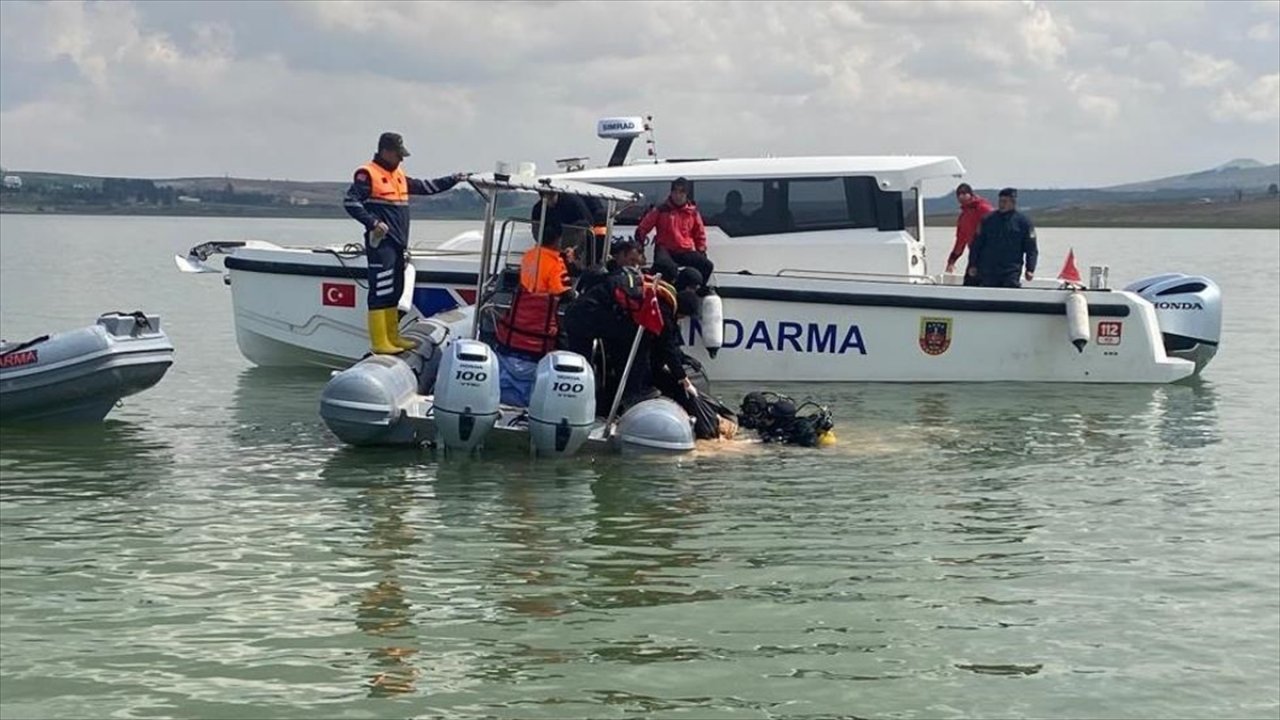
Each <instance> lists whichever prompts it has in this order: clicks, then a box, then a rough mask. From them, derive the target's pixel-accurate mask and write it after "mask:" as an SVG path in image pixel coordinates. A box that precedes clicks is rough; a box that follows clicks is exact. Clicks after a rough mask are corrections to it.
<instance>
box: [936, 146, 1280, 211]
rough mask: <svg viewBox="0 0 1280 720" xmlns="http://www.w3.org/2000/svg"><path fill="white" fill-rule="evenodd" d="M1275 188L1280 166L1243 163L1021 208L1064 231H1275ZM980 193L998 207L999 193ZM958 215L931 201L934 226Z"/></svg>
mask: <svg viewBox="0 0 1280 720" xmlns="http://www.w3.org/2000/svg"><path fill="white" fill-rule="evenodd" d="M1273 186H1280V164H1276V165H1263V164H1262V163H1260V162H1258V161H1257V160H1248V159H1237V160H1232V161H1231V162H1227V163H1223V164H1222V165H1219V166H1217V167H1214V168H1211V169H1209V170H1202V171H1199V172H1193V173H1187V174H1185V175H1175V176H1172V177H1167V178H1160V179H1157V180H1146V181H1142V182H1134V183H1126V184H1123V185H1113V186H1110V187H1104V188H1068V189H1021V188H1020V189H1019V190H1018V208H1019V209H1020V210H1023V211H1024V212H1027V213H1028V214H1030V215H1031V217H1032V218H1033V219H1035V220H1037V221H1038V222H1041V223H1053V224H1062V225H1079V226H1087V225H1090V224H1098V225H1104V226H1114V225H1123V224H1129V223H1127V222H1126V221H1125V218H1126V216H1131V217H1132V224H1134V225H1138V224H1145V225H1148V226H1149V225H1150V224H1151V223H1152V222H1157V226H1168V227H1266V228H1273V227H1280V213H1278V212H1277V211H1276V210H1273V209H1271V208H1272V206H1278V207H1280V200H1277V198H1276V196H1273V195H1272V194H1271V192H1270V190H1271V188H1272V187H1273ZM975 191H976V192H977V193H978V194H979V195H982V196H983V197H985V198H987V199H988V200H990V201H991V202H992V204H995V201H996V194H997V193H998V192H999V189H998V188H975ZM1255 200H1260V201H1261V202H1254V201H1255ZM1210 206H1212V207H1210ZM1235 206H1238V207H1235ZM956 212H957V211H956V201H955V198H954V197H953V195H952V193H950V192H948V193H947V194H946V195H943V196H941V197H936V198H927V199H926V200H925V213H926V216H927V217H929V219H930V222H931V223H932V222H938V223H939V224H943V221H944V218H946V217H950V218H952V221H954V218H955V215H956ZM1171 223H1172V224H1171ZM1215 223H1216V224H1215ZM1224 223H1225V224H1224Z"/></svg>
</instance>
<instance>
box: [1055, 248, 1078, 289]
mask: <svg viewBox="0 0 1280 720" xmlns="http://www.w3.org/2000/svg"><path fill="white" fill-rule="evenodd" d="M1058 279H1059V280H1065V281H1066V282H1069V283H1075V284H1077V285H1079V284H1080V270H1079V269H1077V268H1076V250H1075V248H1071V249H1070V250H1068V251H1067V261H1066V262H1065V263H1063V264H1062V269H1061V270H1059V271H1058Z"/></svg>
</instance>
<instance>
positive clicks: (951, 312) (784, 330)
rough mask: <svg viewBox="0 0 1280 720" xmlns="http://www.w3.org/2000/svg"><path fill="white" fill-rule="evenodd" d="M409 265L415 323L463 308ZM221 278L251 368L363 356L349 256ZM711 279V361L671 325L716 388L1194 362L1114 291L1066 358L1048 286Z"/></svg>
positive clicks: (246, 261) (450, 270) (692, 338)
mask: <svg viewBox="0 0 1280 720" xmlns="http://www.w3.org/2000/svg"><path fill="white" fill-rule="evenodd" d="M414 263H415V265H416V266H417V268H418V275H417V284H416V290H415V293H414V306H415V313H414V316H415V317H416V316H419V315H420V316H424V317H430V316H433V315H436V314H438V313H439V312H441V311H444V310H447V309H449V308H456V307H457V306H459V305H464V304H466V303H469V302H470V301H471V300H473V299H474V264H473V263H472V264H468V263H467V262H466V261H457V260H432V259H430V258H420V257H419V258H415V259H414ZM227 269H228V272H229V280H230V284H231V289H232V302H233V306H234V311H235V323H236V334H237V340H238V342H239V344H240V349H241V351H242V352H243V353H244V355H245V356H246V357H247V358H249V359H250V360H251V361H253V362H255V363H257V364H259V365H282V366H298V365H315V366H320V367H329V368H343V367H347V366H349V365H350V364H351V363H352V362H354V361H356V360H358V359H359V358H360V357H362V356H364V355H365V354H367V352H368V350H367V348H368V336H367V332H366V329H365V303H366V293H365V290H364V288H363V287H362V285H363V278H364V268H363V260H362V259H361V258H358V257H356V258H351V259H349V260H346V261H343V262H341V263H338V262H336V261H334V260H333V259H332V257H331V256H329V255H326V254H324V253H313V252H302V251H292V250H284V249H277V250H270V251H269V250H255V251H245V252H243V253H237V254H236V255H235V256H232V257H229V258H228V259H227ZM917 280H924V278H917ZM717 282H718V286H719V289H720V294H721V296H722V297H723V299H724V316H725V325H724V340H723V342H724V345H723V347H722V348H721V349H720V351H719V352H718V353H717V355H716V357H715V358H710V357H709V356H708V355H707V353H706V352H705V351H704V350H703V349H702V348H701V333H700V329H699V328H697V327H696V325H695V324H691V323H689V322H688V321H686V322H685V324H684V325H683V327H682V334H683V335H684V338H685V341H686V343H687V344H688V345H689V346H691V348H692V350H691V354H694V355H695V356H698V357H699V359H701V360H703V361H704V363H705V364H706V367H707V371H708V373H709V374H710V375H711V376H712V377H715V378H716V379H717V380H731V381H765V380H768V381H776V380H786V381H795V382H1006V381H1014V382H1071V383H1169V382H1176V381H1179V380H1182V379H1184V378H1187V377H1189V376H1191V375H1193V374H1195V373H1196V372H1198V371H1199V370H1200V369H1201V368H1203V364H1204V362H1205V360H1204V358H1203V357H1201V358H1199V360H1200V362H1196V361H1194V360H1188V359H1182V358H1178V357H1171V356H1170V355H1169V354H1167V353H1166V351H1165V348H1164V342H1163V341H1162V336H1161V332H1160V326H1159V320H1158V318H1157V316H1156V314H1155V313H1154V311H1153V306H1152V305H1151V304H1150V303H1149V302H1147V301H1146V300H1144V299H1143V298H1142V297H1139V296H1138V295H1136V294H1134V293H1130V292H1126V291H1119V290H1115V291H1113V290H1098V291H1086V292H1085V293H1084V294H1085V298H1086V300H1087V302H1088V309H1089V320H1088V323H1089V325H1088V327H1089V329H1090V334H1091V337H1090V338H1089V340H1088V342H1087V343H1085V344H1084V349H1083V350H1082V351H1077V349H1076V347H1075V346H1074V345H1073V344H1072V343H1071V340H1070V338H1069V333H1068V322H1067V312H1066V298H1067V296H1068V295H1069V294H1070V293H1069V292H1068V291H1066V290H1060V289H1057V288H1056V287H1047V288H1046V287H1040V288H1023V289H1006V288H973V287H963V286H950V285H939V284H933V283H931V282H922V281H916V282H906V281H875V280H857V279H827V278H821V277H804V276H793V275H748V274H725V275H723V276H718V277H717ZM335 298H338V299H339V300H340V304H339V303H337V302H335V300H334V299H335ZM413 319H414V318H413V317H407V318H405V323H406V324H407V323H409V322H411V321H412V320H413Z"/></svg>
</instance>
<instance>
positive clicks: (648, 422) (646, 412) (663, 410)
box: [617, 398, 697, 452]
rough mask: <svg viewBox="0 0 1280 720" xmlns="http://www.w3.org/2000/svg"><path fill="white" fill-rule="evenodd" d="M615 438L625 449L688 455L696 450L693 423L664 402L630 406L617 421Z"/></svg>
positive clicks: (677, 406)
mask: <svg viewBox="0 0 1280 720" xmlns="http://www.w3.org/2000/svg"><path fill="white" fill-rule="evenodd" d="M617 438H618V440H619V441H620V442H621V443H622V446H623V448H626V449H644V450H661V451H666V452H688V451H690V450H693V449H694V448H695V447H697V443H695V442H694V435H693V419H692V418H690V417H689V414H688V413H686V412H685V411H684V408H682V407H680V406H679V405H677V404H676V403H675V401H674V400H669V399H667V398H654V399H652V400H642V401H641V402H638V403H636V404H635V405H633V406H632V407H631V409H629V410H627V411H626V412H625V413H623V414H622V417H621V418H619V419H618V429H617Z"/></svg>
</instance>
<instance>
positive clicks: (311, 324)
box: [176, 118, 1222, 383]
mask: <svg viewBox="0 0 1280 720" xmlns="http://www.w3.org/2000/svg"><path fill="white" fill-rule="evenodd" d="M621 120H625V121H626V122H620V119H616V118H615V119H610V120H602V121H601V122H600V125H599V127H598V134H599V135H600V137H603V138H613V139H617V140H618V148H617V149H616V150H615V152H614V155H613V159H612V160H611V164H610V166H608V167H603V168H595V169H584V170H578V171H574V172H567V173H560V174H557V175H552V176H550V177H551V179H553V180H561V179H573V180H580V181H584V182H590V183H595V184H600V185H605V186H609V187H613V188H617V189H620V190H625V191H629V192H634V193H637V194H639V195H641V196H642V197H643V200H642V201H641V202H640V203H638V204H636V205H635V206H633V207H632V208H630V209H629V210H626V211H624V212H623V213H622V214H621V215H620V216H619V218H618V220H617V223H616V224H617V225H618V226H621V232H623V233H630V232H631V229H630V228H629V227H626V226H627V225H634V224H635V223H636V222H637V221H638V219H639V217H640V216H641V214H642V213H643V212H644V210H645V209H647V207H648V206H649V205H652V204H656V203H659V202H661V201H662V200H663V199H664V198H665V197H666V194H667V190H668V187H669V184H670V181H671V180H673V179H674V178H676V177H684V178H686V179H687V180H688V181H689V183H690V185H691V196H692V198H694V199H695V201H696V202H697V205H698V208H699V210H700V212H701V213H702V216H703V218H704V220H705V222H706V224H707V246H708V255H709V257H710V258H711V260H712V261H713V262H714V263H715V266H716V272H715V274H714V277H713V283H714V284H715V286H716V287H717V289H718V293H719V296H720V298H722V300H723V327H722V332H721V333H716V332H714V330H713V331H710V332H707V333H703V332H702V328H701V327H700V326H699V324H698V323H697V322H693V323H689V324H688V325H687V327H686V328H685V339H686V341H687V342H688V343H689V344H690V345H691V346H693V348H694V350H693V352H692V353H691V354H694V355H695V356H699V359H701V360H703V361H704V362H705V363H706V367H707V371H708V373H709V374H710V375H711V376H713V377H715V378H716V379H717V380H741V381H760V380H776V379H779V378H785V379H787V380H788V381H805V382H851V381H853V382H866V381H871V382H876V381H889V382H945V381H1025V382H1111V383H1114V382H1123V383H1168V382H1175V381H1178V380H1182V379H1185V378H1188V377H1191V376H1193V375H1195V374H1197V373H1199V372H1200V371H1201V370H1202V369H1203V368H1204V367H1205V365H1206V364H1207V363H1208V362H1209V360H1210V359H1211V358H1212V357H1213V355H1214V354H1215V353H1216V351H1217V347H1218V341H1219V337H1220V334H1221V331H1220V329H1221V313H1222V310H1221V298H1220V292H1219V290H1218V287H1217V286H1216V285H1215V284H1214V283H1213V282H1212V281H1211V280H1210V279H1208V278H1205V277H1201V276H1188V275H1182V274H1169V275H1160V276H1156V277H1152V278H1145V279H1143V280H1139V281H1137V282H1134V283H1132V284H1130V285H1129V286H1128V287H1126V288H1125V289H1123V290H1116V289H1112V288H1109V287H1107V286H1106V276H1105V272H1100V273H1098V274H1097V275H1098V276H1097V277H1095V278H1092V282H1090V284H1089V287H1081V286H1080V285H1071V286H1068V285H1066V284H1064V283H1061V282H1059V281H1057V280H1040V279H1037V280H1036V281H1034V282H1032V283H1030V284H1028V286H1026V287H1024V288H1021V289H1006V288H977V287H965V286H962V285H960V284H959V280H960V278H959V277H957V276H946V275H943V274H941V273H930V270H929V267H928V263H927V261H926V259H925V245H924V242H923V237H924V212H923V210H924V195H923V188H924V185H925V183H926V182H927V181H940V180H946V181H947V182H948V183H950V182H953V181H954V179H955V178H958V177H961V176H962V175H963V174H964V168H963V166H962V165H961V164H960V161H959V160H957V159H956V158H954V157H918V156H886V157H852V156H849V157H843V156H841V157H800V158H756V159H719V160H694V161H674V160H671V161H665V162H649V163H643V164H631V165H624V164H621V162H622V157H623V156H625V153H626V149H627V148H628V147H629V146H630V143H631V141H632V140H633V139H634V138H635V137H638V136H639V135H640V134H642V133H643V132H644V130H645V129H646V126H645V123H644V120H643V119H642V118H629V119H621ZM501 233H502V236H503V237H504V238H505V239H506V243H507V245H506V246H507V247H508V248H509V249H510V251H512V252H518V251H521V250H523V249H524V248H527V247H529V246H530V244H531V243H532V237H531V234H530V233H529V232H528V230H527V223H523V224H522V223H517V222H515V221H512V220H508V221H506V222H504V223H503V224H502V227H501ZM480 243H481V233H480V231H478V230H476V231H468V232H465V233H462V234H461V235H459V236H457V237H455V238H453V239H451V240H450V241H448V242H446V243H444V244H443V245H442V246H440V247H439V248H437V249H433V250H426V251H424V250H414V251H413V252H412V253H411V255H412V265H413V266H414V268H416V269H415V270H411V271H410V272H412V273H413V283H412V287H413V288H414V290H413V293H412V296H411V297H410V296H409V293H406V297H405V298H404V299H403V301H402V304H401V308H402V309H404V310H406V311H407V312H408V314H407V316H406V318H405V322H406V323H410V322H413V321H414V320H415V318H417V317H420V316H428V317H429V316H431V315H434V314H436V313H439V312H442V311H446V310H450V309H452V308H455V307H458V306H464V305H468V304H470V303H473V302H474V300H475V283H476V275H477V264H478V261H477V256H478V250H479V248H480ZM214 254H226V255H227V257H226V259H225V261H224V267H225V270H224V271H223V272H224V273H225V275H224V277H225V280H226V282H227V283H228V284H229V285H230V287H231V296H232V306H233V308H234V315H235V324H236V337H237V341H238V344H239V346H240V350H241V352H242V353H243V354H244V355H245V356H246V357H247V358H248V359H249V360H251V361H253V362H255V363H257V364H260V365H285V366H303V365H315V366H323V367H335V368H336V367H346V366H347V365H350V364H351V363H352V362H354V361H355V360H356V359H358V358H360V357H361V356H363V355H365V354H366V353H367V351H368V339H367V334H366V330H365V316H364V307H365V288H364V278H365V260H364V255H363V252H362V251H361V249H360V248H358V247H353V246H346V247H345V248H344V247H340V246H334V247H325V248H286V247H280V246H277V245H274V244H271V243H268V242H262V241H247V242H232V243H219V242H213V243H205V244H203V245H199V246H197V247H195V248H192V250H191V252H190V253H189V255H188V256H187V257H181V256H179V257H178V258H176V260H177V262H178V265H179V267H180V269H183V270H184V271H186V272H219V271H218V270H217V269H216V268H211V267H209V266H208V265H207V264H206V261H207V260H209V258H210V257H211V256H212V255H214ZM407 286H408V284H407ZM717 336H718V337H717ZM708 338H710V339H711V344H712V345H716V344H717V342H718V350H719V352H708V351H707V349H705V347H704V346H705V345H706V344H707V342H706V340H707V339H708ZM710 355H714V358H711V357H709V356H710Z"/></svg>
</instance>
